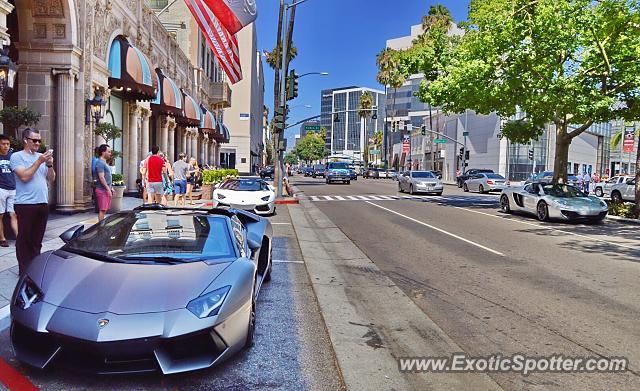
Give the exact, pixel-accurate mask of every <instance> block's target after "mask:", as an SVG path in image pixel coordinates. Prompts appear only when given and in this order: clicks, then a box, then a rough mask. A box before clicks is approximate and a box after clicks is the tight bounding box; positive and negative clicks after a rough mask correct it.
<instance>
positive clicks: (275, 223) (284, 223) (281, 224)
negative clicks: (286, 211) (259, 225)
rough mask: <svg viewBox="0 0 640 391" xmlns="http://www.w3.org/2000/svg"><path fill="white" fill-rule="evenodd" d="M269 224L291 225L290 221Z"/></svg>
mask: <svg viewBox="0 0 640 391" xmlns="http://www.w3.org/2000/svg"><path fill="white" fill-rule="evenodd" d="M271 225H291V223H271Z"/></svg>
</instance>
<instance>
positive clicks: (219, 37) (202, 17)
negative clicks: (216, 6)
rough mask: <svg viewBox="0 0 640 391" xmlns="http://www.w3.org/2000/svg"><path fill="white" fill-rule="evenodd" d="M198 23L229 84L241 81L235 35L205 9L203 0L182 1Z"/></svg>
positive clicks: (207, 8) (209, 10)
mask: <svg viewBox="0 0 640 391" xmlns="http://www.w3.org/2000/svg"><path fill="white" fill-rule="evenodd" d="M184 1H185V3H186V4H187V7H189V10H190V11H191V13H192V14H193V17H194V18H195V19H196V22H198V26H200V30H202V33H203V34H204V36H205V37H206V38H207V41H208V42H209V46H211V49H213V52H214V53H215V55H216V58H217V59H218V62H219V63H220V66H222V69H223V70H224V72H225V73H226V74H227V77H228V78H229V81H230V82H231V84H235V83H237V82H239V81H240V80H242V69H241V68H240V54H239V51H238V40H237V39H236V37H235V35H233V34H231V33H229V31H227V29H226V28H225V27H224V26H222V24H220V22H219V21H218V18H216V16H215V15H214V14H213V12H212V11H211V9H209V7H207V5H206V4H205V3H204V1H203V0H184Z"/></svg>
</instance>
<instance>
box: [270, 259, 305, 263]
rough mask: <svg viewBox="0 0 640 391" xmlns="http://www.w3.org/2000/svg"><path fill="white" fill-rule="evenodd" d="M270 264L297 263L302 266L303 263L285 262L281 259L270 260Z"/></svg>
mask: <svg viewBox="0 0 640 391" xmlns="http://www.w3.org/2000/svg"><path fill="white" fill-rule="evenodd" d="M271 262H273V263H298V264H304V262H303V261H285V260H283V259H272V260H271Z"/></svg>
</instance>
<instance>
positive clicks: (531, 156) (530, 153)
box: [529, 149, 533, 160]
mask: <svg viewBox="0 0 640 391" xmlns="http://www.w3.org/2000/svg"><path fill="white" fill-rule="evenodd" d="M529 160H533V149H530V150H529Z"/></svg>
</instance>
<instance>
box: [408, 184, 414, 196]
mask: <svg viewBox="0 0 640 391" xmlns="http://www.w3.org/2000/svg"><path fill="white" fill-rule="evenodd" d="M409 194H411V195H414V194H415V193H414V192H413V185H409Z"/></svg>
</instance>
